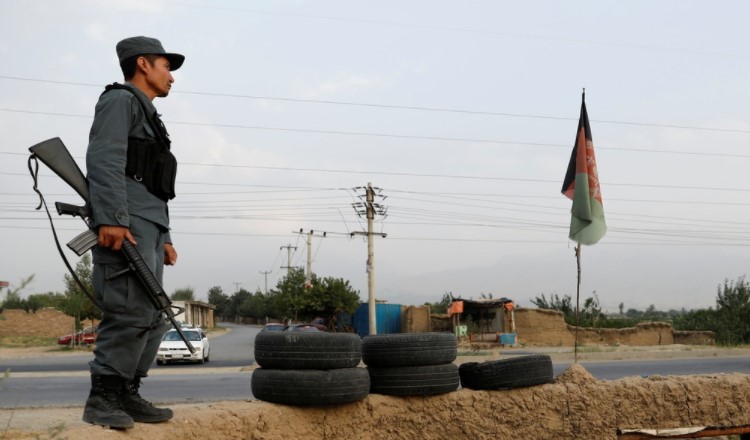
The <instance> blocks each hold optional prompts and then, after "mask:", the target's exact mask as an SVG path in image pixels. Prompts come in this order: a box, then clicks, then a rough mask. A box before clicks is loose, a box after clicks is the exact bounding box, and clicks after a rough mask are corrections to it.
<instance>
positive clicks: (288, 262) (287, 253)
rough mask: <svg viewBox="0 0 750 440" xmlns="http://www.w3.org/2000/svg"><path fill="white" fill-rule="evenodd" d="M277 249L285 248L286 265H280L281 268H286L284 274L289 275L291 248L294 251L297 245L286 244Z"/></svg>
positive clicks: (290, 270)
mask: <svg viewBox="0 0 750 440" xmlns="http://www.w3.org/2000/svg"><path fill="white" fill-rule="evenodd" d="M279 249H286V266H281V268H282V269H286V276H289V275H290V274H291V273H292V249H294V250H295V251H296V250H297V246H292V245H291V244H287V245H286V246H281V248H279Z"/></svg>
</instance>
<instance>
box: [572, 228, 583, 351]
mask: <svg viewBox="0 0 750 440" xmlns="http://www.w3.org/2000/svg"><path fill="white" fill-rule="evenodd" d="M576 264H577V265H578V283H577V285H576V331H575V341H574V342H573V345H574V347H575V348H574V349H573V363H574V364H577V363H578V327H579V319H578V316H579V313H578V311H579V304H580V295H581V243H580V242H578V243H577V244H576Z"/></svg>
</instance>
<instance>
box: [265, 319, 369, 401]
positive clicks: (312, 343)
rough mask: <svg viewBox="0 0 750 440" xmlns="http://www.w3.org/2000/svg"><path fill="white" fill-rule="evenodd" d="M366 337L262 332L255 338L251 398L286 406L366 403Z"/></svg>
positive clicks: (367, 375) (349, 334)
mask: <svg viewBox="0 0 750 440" xmlns="http://www.w3.org/2000/svg"><path fill="white" fill-rule="evenodd" d="M361 358H362V339H361V338H360V337H359V335H357V334H354V333H323V332H321V333H298V332H271V331H264V332H260V333H258V335H257V336H256V337H255V361H256V362H257V363H258V365H260V367H261V368H258V369H256V370H255V371H253V375H252V378H251V389H252V392H253V395H254V396H255V397H256V398H258V399H260V400H265V401H267V402H273V403H281V404H286V405H305V406H310V405H333V404H342V403H351V402H356V401H358V400H362V399H364V398H365V397H367V395H368V394H369V391H370V376H369V374H368V373H367V370H366V369H364V368H357V365H359V363H360V361H361Z"/></svg>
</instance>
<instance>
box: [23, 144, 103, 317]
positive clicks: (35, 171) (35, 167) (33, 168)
mask: <svg viewBox="0 0 750 440" xmlns="http://www.w3.org/2000/svg"><path fill="white" fill-rule="evenodd" d="M32 161H33V162H34V165H33V166H32V164H31V162H32ZM28 165H29V172H30V173H31V178H32V179H34V187H33V188H34V191H35V192H36V193H37V194H38V195H39V206H37V207H36V209H37V210H40V209H41V208H42V206H44V210H45V211H47V217H48V218H49V224H50V226H51V227H52V235H53V236H54V237H55V246H57V251H58V252H59V253H60V256H61V257H62V260H63V262H64V263H65V267H67V268H68V272H70V275H71V276H72V277H73V279H74V280H75V282H76V284H78V287H79V288H80V289H81V291H82V292H83V293H84V294H86V296H87V297H88V298H89V299H90V300H91V302H92V303H93V304H94V305H95V306H96V307H98V308H99V310H103V309H102V306H101V304H99V301H97V300H96V299H95V298H94V295H92V294H91V292H89V290H88V289H87V288H86V286H84V285H83V282H81V280H80V278H78V275H76V272H75V271H74V270H73V268H72V267H71V266H70V262H68V258H67V257H66V256H65V252H63V249H62V246H60V240H59V238H58V237H57V230H55V224H54V222H53V221H52V214H50V213H49V208H48V207H47V202H46V201H45V200H44V196H43V195H42V192H41V191H39V188H37V175H38V174H39V161H38V160H37V158H36V155H35V154H32V155H31V156H29V161H28Z"/></svg>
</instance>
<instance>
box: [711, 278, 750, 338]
mask: <svg viewBox="0 0 750 440" xmlns="http://www.w3.org/2000/svg"><path fill="white" fill-rule="evenodd" d="M716 318H717V321H716V324H717V328H716V330H715V332H716V342H718V343H721V344H740V343H743V344H744V343H748V342H750V284H749V283H748V282H747V281H746V280H745V276H744V275H743V276H741V277H739V278H737V280H736V281H729V280H728V279H725V280H724V284H723V285H719V286H718V288H717V293H716Z"/></svg>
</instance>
